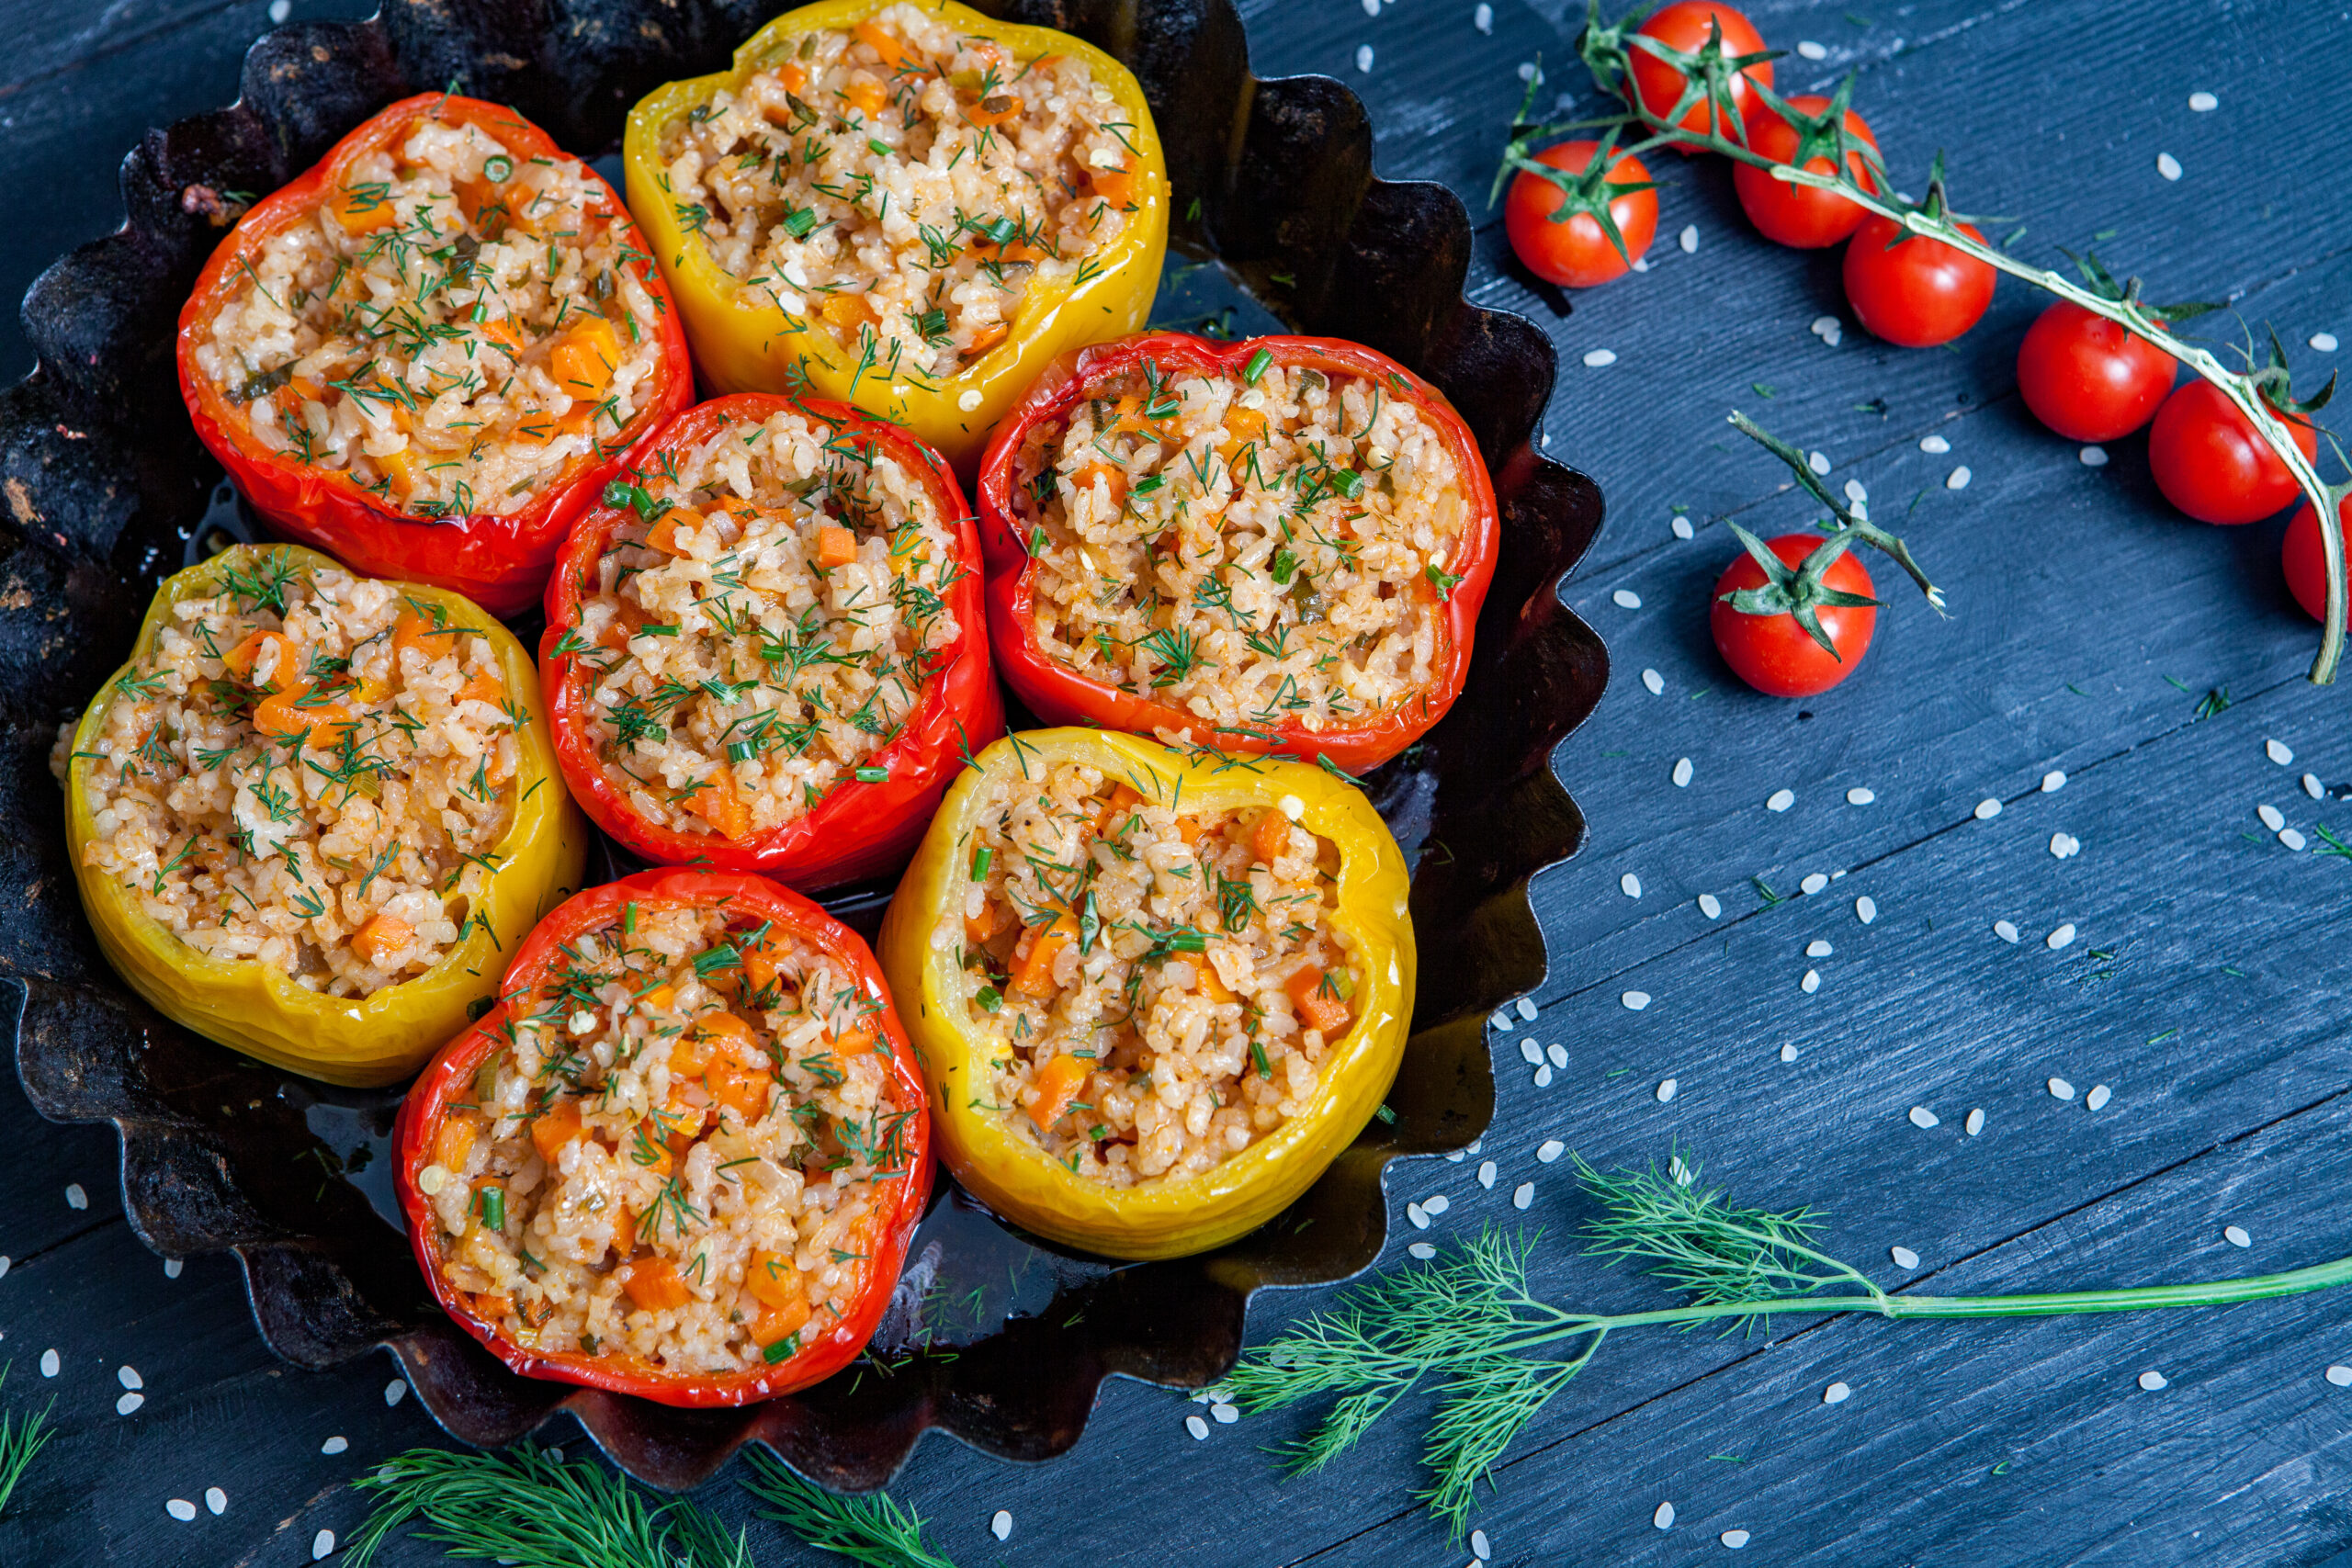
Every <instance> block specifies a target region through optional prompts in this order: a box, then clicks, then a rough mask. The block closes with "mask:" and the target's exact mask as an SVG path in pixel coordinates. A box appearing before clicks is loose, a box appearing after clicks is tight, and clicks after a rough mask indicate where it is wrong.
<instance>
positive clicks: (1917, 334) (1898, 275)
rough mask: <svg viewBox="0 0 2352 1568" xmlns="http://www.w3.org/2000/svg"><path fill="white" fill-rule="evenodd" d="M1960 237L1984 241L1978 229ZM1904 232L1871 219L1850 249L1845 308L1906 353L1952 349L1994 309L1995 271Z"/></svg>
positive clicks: (1967, 226) (1971, 227) (1967, 230)
mask: <svg viewBox="0 0 2352 1568" xmlns="http://www.w3.org/2000/svg"><path fill="white" fill-rule="evenodd" d="M1960 231H1961V232H1962V233H1963V234H1965V235H1967V236H1968V237H1969V238H1970V239H1972V240H1976V241H1980V242H1981V241H1982V240H1983V239H1984V238H1985V236H1984V235H1983V234H1981V233H1979V232H1977V231H1976V228H1975V226H1974V225H1973V224H1969V223H1963V224H1962V225H1961V226H1960ZM1904 232H1905V231H1904V228H1903V226H1902V225H1901V224H1899V223H1897V222H1895V221H1894V220H1893V219H1891V218H1881V217H1879V216H1878V215H1877V214H1875V213H1873V214H1871V216H1870V217H1868V218H1866V219H1864V220H1862V223H1861V227H1860V228H1858V229H1856V230H1855V231H1854V238H1853V239H1852V241H1851V242H1849V243H1848V244H1847V246H1846V302H1847V303H1848V304H1849V305H1851V306H1853V308H1854V314H1855V315H1857V316H1860V318H1861V319H1862V325H1864V326H1866V327H1868V328H1869V329H1870V330H1871V332H1872V333H1875V334H1876V335H1878V336H1880V337H1883V338H1884V339H1885V340H1886V341H1887V342H1889V343H1891V344H1899V345H1900V346H1902V347H1904V348H1933V347H1935V346H1936V344H1939V343H1950V342H1951V340H1952V339H1954V338H1956V337H1958V336H1959V335H1960V334H1961V333H1964V332H1966V331H1967V330H1968V329H1969V328H1971V327H1973V326H1974V325H1975V324H1976V323H1977V322H1978V321H1982V320H1983V319H1984V316H1985V307H1986V306H1988V305H1990V304H1992V302H1993V276H1994V275H1993V268H1992V266H1991V265H1990V264H1988V263H1985V262H1981V261H1978V260H1977V259H1976V258H1975V257H1974V256H1972V255H1968V254H1963V253H1962V252H1960V251H1955V250H1953V249H1952V248H1951V246H1950V245H1947V244H1945V243H1943V242H1942V241H1940V240H1930V239H1927V238H1925V237H1923V236H1921V235H1918V234H1913V235H1912V236H1911V237H1910V238H1908V239H1906V240H1904V241H1903V242H1902V243H1900V244H1896V243H1894V241H1895V240H1896V239H1897V238H1898V237H1900V236H1901V235H1902V234H1903V233H1904Z"/></svg>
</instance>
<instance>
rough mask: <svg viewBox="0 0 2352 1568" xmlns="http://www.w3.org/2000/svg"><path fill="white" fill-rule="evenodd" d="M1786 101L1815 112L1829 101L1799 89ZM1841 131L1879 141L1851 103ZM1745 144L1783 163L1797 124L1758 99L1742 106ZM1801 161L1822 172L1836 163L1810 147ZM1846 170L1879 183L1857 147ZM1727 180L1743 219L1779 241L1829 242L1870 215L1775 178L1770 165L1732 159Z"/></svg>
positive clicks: (1865, 182) (1865, 183)
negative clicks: (1763, 166)
mask: <svg viewBox="0 0 2352 1568" xmlns="http://www.w3.org/2000/svg"><path fill="white" fill-rule="evenodd" d="M1788 103H1789V107H1791V108H1792V109H1794V110H1796V111H1797V112H1798V113H1799V114H1802V115H1817V114H1819V113H1821V112H1822V111H1823V110H1824V109H1826V108H1827V107H1829V100H1828V99H1827V98H1825V97H1822V96H1820V95H1819V94H1816V93H1800V94H1799V95H1797V96H1795V97H1793V98H1791V99H1789V100H1788ZM1846 134H1847V135H1848V136H1849V137H1851V138H1853V139H1854V140H1856V141H1867V142H1869V143H1870V144H1871V146H1872V147H1876V146H1877V145H1878V138H1877V137H1875V136H1872V135H1871V128H1870V126H1869V124H1868V123H1867V122H1865V121H1864V120H1863V118H1862V117H1861V116H1860V115H1858V114H1856V113H1855V112H1854V111H1853V110H1851V109H1848V110H1847V111H1846ZM1747 145H1748V146H1750V147H1752V148H1754V149H1755V150H1756V151H1757V152H1761V153H1763V154H1764V156H1766V157H1767V158H1770V159H1771V160H1772V162H1774V163H1776V164H1785V163H1787V162H1788V161H1789V160H1790V159H1791V158H1792V157H1794V156H1796V151H1797V130H1796V127H1794V126H1792V125H1791V124H1790V123H1789V122H1788V121H1787V120H1785V119H1783V118H1781V116H1780V115H1779V114H1777V113H1775V112H1774V111H1773V110H1771V109H1770V108H1767V107H1765V105H1764V103H1763V101H1762V100H1761V99H1757V100H1756V101H1755V102H1754V103H1753V105H1752V107H1749V109H1748V111H1747ZM1804 166H1805V167H1806V168H1808V169H1810V170H1812V171H1814V172H1815V174H1823V175H1826V174H1828V173H1829V172H1830V171H1831V170H1832V169H1833V168H1835V167H1836V164H1834V163H1833V162H1832V161H1831V160H1830V159H1829V158H1828V157H1827V156H1826V154H1823V153H1815V155H1814V156H1812V157H1810V158H1808V159H1806V160H1805V164H1804ZM1846 172H1847V173H1848V174H1849V175H1852V176H1853V177H1854V183H1855V184H1857V185H1859V186H1861V187H1862V188H1863V189H1864V190H1869V191H1875V190H1876V189H1878V183H1877V181H1876V180H1874V179H1873V178H1871V173H1870V165H1869V164H1867V163H1866V162H1864V161H1863V158H1862V155H1861V154H1860V152H1849V153H1848V154H1847V155H1846ZM1731 183H1732V186H1733V187H1734V188H1735V189H1736V190H1737V191H1738V192H1739V205H1740V206H1741V208H1742V209H1745V210H1746V211H1747V220H1748V221H1749V222H1750V223H1753V224H1755V225H1756V231H1757V232H1758V233H1759V234H1762V235H1763V236H1764V237H1765V238H1766V239H1768V240H1772V241H1776V242H1778V243H1781V244H1783V245H1795V246H1798V247H1800V248H1802V249H1804V250H1819V249H1820V248H1821V247H1822V246H1824V245H1834V244H1836V243H1838V241H1840V240H1842V239H1844V238H1845V237H1846V236H1847V235H1849V234H1850V233H1852V232H1853V231H1855V229H1856V228H1857V227H1859V226H1860V223H1861V221H1862V220H1863V219H1864V218H1866V217H1868V216H1869V214H1868V213H1867V212H1865V211H1864V210H1863V209H1861V208H1859V207H1857V206H1855V205H1854V204H1853V203H1852V202H1850V201H1849V200H1847V199H1846V198H1845V197H1842V196H1833V195H1831V194H1830V193H1829V192H1827V191H1826V190H1815V189H1814V188H1813V187H1812V186H1797V185H1791V184H1789V183H1788V182H1787V181H1786V180H1776V179H1774V178H1773V177H1772V175H1771V173H1770V170H1766V169H1759V168H1757V167H1756V166H1755V165H1754V164H1733V165H1732V171H1731Z"/></svg>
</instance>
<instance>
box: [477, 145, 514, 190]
mask: <svg viewBox="0 0 2352 1568" xmlns="http://www.w3.org/2000/svg"><path fill="white" fill-rule="evenodd" d="M481 177H482V178H484V179H486V180H488V181H490V182H491V183H492V185H504V184H505V183H506V182H507V181H508V180H511V179H513V178H514V177H515V160H514V159H512V158H510V157H508V156H507V155H506V154H505V153H503V152H492V154H491V155H490V156H489V157H487V158H484V159H483V160H482V161H481Z"/></svg>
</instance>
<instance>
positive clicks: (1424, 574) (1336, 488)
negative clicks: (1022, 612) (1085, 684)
mask: <svg viewBox="0 0 2352 1568" xmlns="http://www.w3.org/2000/svg"><path fill="white" fill-rule="evenodd" d="M1093 390H1094V396H1092V397H1091V398H1090V399H1089V400H1085V401H1082V402H1080V403H1079V404H1078V405H1077V406H1076V407H1075V408H1073V409H1072V410H1071V411H1070V412H1069V415H1068V416H1067V417H1066V418H1064V419H1061V420H1058V421H1049V422H1044V423H1041V424H1040V425H1039V426H1038V427H1037V428H1036V429H1035V431H1033V432H1032V433H1031V434H1030V435H1029V437H1028V439H1027V440H1026V441H1025V442H1024V443H1023V446H1022V447H1021V449H1020V450H1019V451H1018V452H1017V453H1016V454H1015V456H1014V467H1013V479H1014V481H1015V488H1014V492H1013V493H1014V509H1015V511H1016V513H1017V514H1018V517H1019V520H1020V524H1021V528H1022V531H1023V533H1031V532H1033V531H1034V530H1035V529H1038V528H1042V529H1043V530H1044V532H1045V536H1046V544H1045V548H1044V549H1043V550H1042V551H1039V552H1037V553H1036V556H1035V563H1034V564H1033V565H1032V566H1031V567H1030V568H1029V569H1028V570H1029V573H1030V578H1029V581H1030V582H1031V584H1032V585H1033V600H1032V611H1031V613H1032V615H1033V624H1034V626H1035V634H1036V637H1037V639H1038V642H1039V644H1040V645H1041V646H1042V647H1043V649H1045V651H1046V654H1047V655H1048V656H1049V657H1051V658H1053V659H1055V660H1057V661H1058V662H1060V663H1062V664H1065V665H1067V666H1069V668H1070V669H1071V670H1073V671H1076V672H1077V673H1079V674H1080V675H1082V676H1084V677H1085V678H1087V679H1089V680H1091V681H1097V682H1102V683H1103V684H1105V685H1110V686H1115V687H1118V688H1120V689H1121V690H1124V691H1128V692H1133V693H1137V694H1142V695H1144V696H1147V697H1149V698H1151V699H1153V700H1155V701H1159V702H1161V703H1165V704H1167V705H1170V706H1172V707H1175V708H1177V709H1179V710H1180V711H1182V712H1185V713H1187V714H1189V715H1193V716H1198V717H1199V718H1200V719H1201V720H1202V721H1203V723H1202V724H1201V725H1200V727H1199V728H1198V731H1197V732H1195V731H1193V730H1191V729H1189V728H1187V729H1185V730H1181V731H1178V732H1177V733H1176V734H1174V735H1163V739H1183V738H1186V737H1189V738H1190V739H1194V740H1198V741H1204V742H1209V743H1215V742H1216V739H1217V737H1219V736H1220V735H1233V734H1240V735H1250V736H1261V737H1263V736H1268V735H1270V734H1271V732H1272V730H1273V729H1274V728H1276V727H1283V728H1304V729H1306V730H1308V731H1310V732H1312V731H1316V730H1322V729H1329V728H1336V727H1342V726H1352V725H1358V724H1362V723H1363V722H1365V721H1366V720H1367V719H1369V718H1372V717H1374V716H1376V715H1378V714H1379V713H1381V712H1382V711H1384V710H1392V709H1395V708H1398V707H1401V706H1402V705H1404V704H1406V703H1407V702H1408V701H1410V700H1411V699H1412V698H1413V697H1414V696H1415V695H1416V694H1419V693H1421V692H1423V691H1424V690H1425V689H1426V688H1427V687H1428V686H1429V684H1430V682H1431V680H1432V679H1433V677H1434V676H1435V674H1436V672H1437V671H1438V670H1439V668H1440V665H1439V660H1440V657H1441V655H1442V644H1441V642H1440V633H1441V629H1442V625H1443V615H1442V610H1443V604H1442V601H1443V598H1444V596H1445V595H1446V594H1448V593H1450V592H1452V589H1453V578H1451V577H1450V576H1447V575H1446V572H1445V568H1446V565H1447V563H1448V562H1449V561H1452V560H1453V559H1454V558H1456V557H1457V556H1458V554H1459V553H1460V551H1461V547H1462V545H1463V541H1464V530H1465V528H1466V527H1467V526H1468V522H1469V515H1468V507H1467V504H1466V503H1465V502H1464V496H1463V489H1462V481H1463V475H1462V474H1461V472H1460V471H1459V466H1458V464H1457V463H1456V461H1455V458H1454V457H1453V452H1452V451H1451V450H1450V449H1449V448H1448V447H1447V446H1446V444H1445V442H1444V440H1443V438H1442V436H1441V435H1440V434H1439V433H1438V431H1437V430H1436V428H1435V427H1434V426H1433V425H1431V424H1430V422H1429V421H1428V420H1427V419H1425V418H1423V417H1422V416H1421V415H1420V413H1419V412H1417V411H1416V410H1415V408H1414V407H1413V405H1412V404H1411V403H1410V402H1409V401H1408V400H1404V399H1401V398H1399V397H1397V396H1396V395H1395V389H1393V388H1390V387H1388V386H1387V385H1385V383H1382V382H1379V381H1375V380H1373V379H1371V378H1364V377H1358V376H1340V377H1336V378H1334V377H1331V376H1328V375H1326V374H1325V373H1324V372H1322V371H1319V370H1315V369H1292V368H1289V367H1284V366H1282V365H1279V364H1274V363H1272V362H1271V361H1269V362H1268V363H1266V364H1264V365H1262V366H1261V367H1259V375H1258V377H1257V378H1256V379H1255V381H1254V382H1252V381H1251V380H1250V379H1249V378H1247V377H1246V376H1245V375H1234V376H1230V377H1216V378H1204V377H1200V376H1193V375H1183V374H1178V373H1173V372H1170V373H1169V374H1167V375H1165V376H1162V375H1161V374H1160V372H1159V369H1158V368H1157V367H1153V366H1149V365H1147V366H1146V367H1142V368H1140V369H1138V370H1136V371H1135V372H1132V373H1130V374H1128V375H1127V376H1125V377H1124V378H1120V379H1119V380H1117V381H1114V382H1112V383H1109V384H1106V385H1104V386H1103V387H1101V388H1099V389H1093ZM1041 496H1042V497H1043V499H1042V501H1041V500H1040V497H1041Z"/></svg>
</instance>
